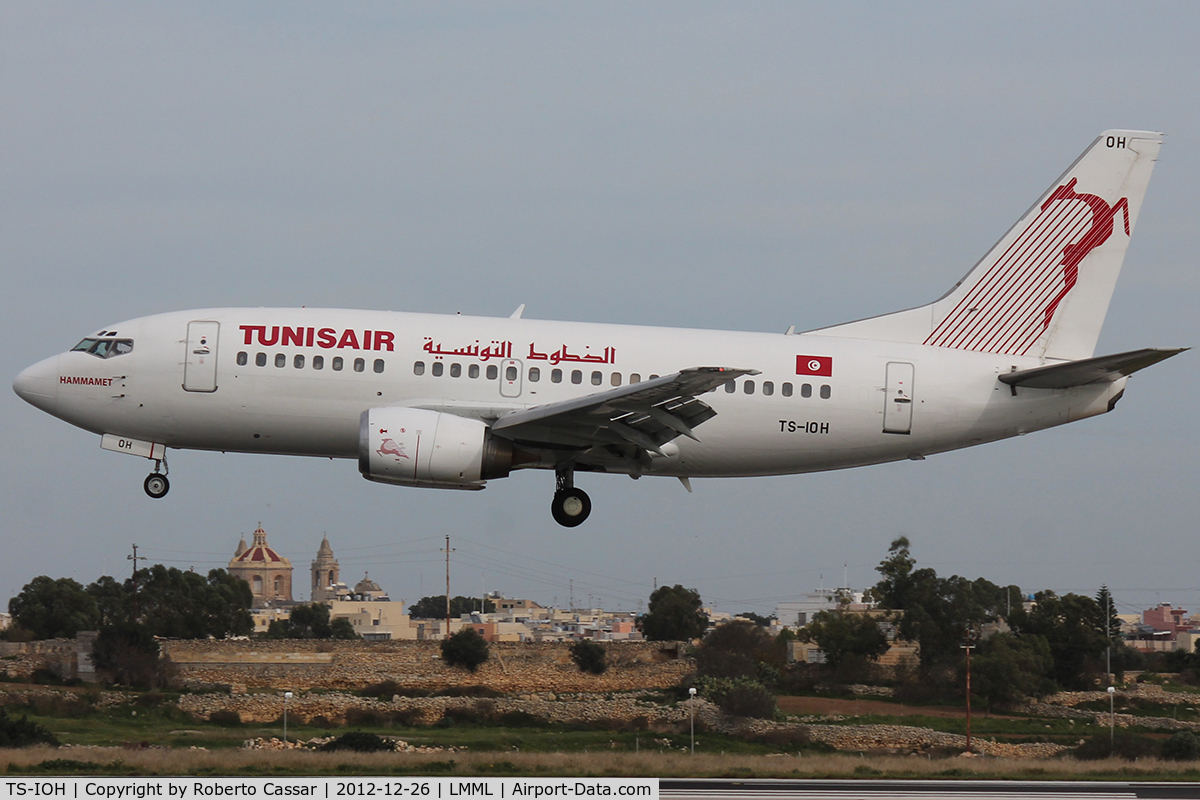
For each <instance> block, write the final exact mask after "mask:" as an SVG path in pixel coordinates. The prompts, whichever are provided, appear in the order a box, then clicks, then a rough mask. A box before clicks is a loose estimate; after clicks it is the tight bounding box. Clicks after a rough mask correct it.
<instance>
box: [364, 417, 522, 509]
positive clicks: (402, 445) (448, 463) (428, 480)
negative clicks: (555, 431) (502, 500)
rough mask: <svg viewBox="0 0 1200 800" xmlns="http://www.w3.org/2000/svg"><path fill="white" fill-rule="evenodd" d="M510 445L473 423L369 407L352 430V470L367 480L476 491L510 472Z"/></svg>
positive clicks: (459, 419) (482, 425) (469, 420)
mask: <svg viewBox="0 0 1200 800" xmlns="http://www.w3.org/2000/svg"><path fill="white" fill-rule="evenodd" d="M512 462H513V450H512V444H511V443H510V442H508V441H507V440H505V439H499V438H496V437H493V436H491V435H490V434H489V433H488V426H487V425H485V424H484V423H482V422H480V421H479V420H477V419H467V418H466V417H459V416H456V415H454V414H445V413H442V412H439V411H429V410H426V409H421V408H372V409H369V410H367V411H364V412H363V413H362V416H361V417H360V418H359V428H358V471H359V472H361V473H362V476H363V477H364V478H366V479H367V480H369V481H379V482H382V483H396V484H400V485H402V486H424V487H429V488H434V489H482V488H483V485H484V483H483V482H484V481H486V480H488V479H489V478H504V477H507V476H508V473H509V471H510V470H511V469H512Z"/></svg>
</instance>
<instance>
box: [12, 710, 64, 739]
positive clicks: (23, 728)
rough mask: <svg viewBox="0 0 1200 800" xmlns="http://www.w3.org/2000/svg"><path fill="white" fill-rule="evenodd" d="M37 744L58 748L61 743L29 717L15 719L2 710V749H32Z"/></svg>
mask: <svg viewBox="0 0 1200 800" xmlns="http://www.w3.org/2000/svg"><path fill="white" fill-rule="evenodd" d="M35 744H48V745H53V746H54V747H58V745H59V741H58V739H57V738H56V737H55V736H54V734H53V733H51V732H50V731H49V730H48V729H46V728H44V727H42V726H41V725H38V724H37V723H36V722H30V721H29V719H28V718H27V717H21V718H20V719H14V718H13V717H10V716H9V715H8V712H7V711H5V710H4V709H2V708H0V747H32V746H33V745H35Z"/></svg>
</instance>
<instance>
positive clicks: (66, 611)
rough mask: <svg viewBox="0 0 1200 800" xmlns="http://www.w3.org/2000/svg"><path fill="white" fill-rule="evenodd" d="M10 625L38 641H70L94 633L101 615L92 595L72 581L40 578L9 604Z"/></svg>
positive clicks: (22, 590)
mask: <svg viewBox="0 0 1200 800" xmlns="http://www.w3.org/2000/svg"><path fill="white" fill-rule="evenodd" d="M8 611H9V613H11V614H12V615H13V621H14V622H16V623H17V624H18V625H20V626H21V627H22V628H24V629H25V630H27V631H30V632H31V633H33V635H34V637H35V638H38V639H73V638H75V634H77V633H78V632H79V631H85V630H95V629H96V627H97V626H98V625H99V622H100V612H99V610H98V609H97V607H96V601H95V600H94V599H93V598H92V596H91V595H89V594H88V593H87V591H86V590H85V589H84V588H83V586H81V585H80V584H79V582H78V581H75V580H73V579H71V578H58V579H55V578H51V577H49V576H47V575H39V576H38V577H36V578H34V579H33V580H32V581H30V582H29V583H27V584H25V586H24V588H22V589H21V592H20V593H19V594H18V595H17V596H16V597H14V598H12V599H11V600H9V601H8Z"/></svg>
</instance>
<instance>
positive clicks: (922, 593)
mask: <svg viewBox="0 0 1200 800" xmlns="http://www.w3.org/2000/svg"><path fill="white" fill-rule="evenodd" d="M915 566H916V561H915V559H913V557H912V555H911V553H910V544H909V541H908V539H907V538H906V537H904V536H901V537H899V538H898V539H895V540H894V541H893V542H892V544H891V547H889V548H888V557H887V558H886V559H884V560H883V561H882V562H881V563H880V564H879V566H878V567H876V571H877V572H879V574H880V576H881V580H880V581H879V583H877V584H876V585H875V586H874V587H872V589H871V591H870V594H871V597H872V598H873V599H874V600H875V601H876V602H877V603H878V604H879V606H880V607H881V608H886V609H892V610H895V611H899V612H902V613H901V614H900V615H899V616H898V621H897V633H898V635H899V638H901V639H907V640H909V641H915V642H917V643H918V644H919V645H920V652H921V668H922V669H923V670H925V671H926V672H929V671H931V670H933V669H934V668H936V667H939V666H946V665H951V664H956V663H957V662H958V659H959V657H960V656H961V651H960V645H962V643H963V638H964V636H965V635H966V632H967V631H968V630H977V629H978V628H979V627H980V626H982V625H983V624H984V623H985V622H992V621H995V620H996V619H999V618H1000V617H1002V616H1004V614H1005V613H1007V608H1008V598H1009V596H1010V595H1011V593H1012V592H1013V591H1014V590H1015V591H1016V592H1017V594H1018V596H1019V594H1020V589H1018V588H1017V587H1011V586H1010V587H1001V586H997V585H996V584H994V583H992V582H991V581H989V580H986V579H985V578H976V579H975V580H969V579H967V578H963V577H960V576H958V575H953V576H951V577H949V578H943V577H940V576H939V575H938V574H937V572H935V571H934V570H933V569H930V568H928V567H924V568H921V569H914V567H915Z"/></svg>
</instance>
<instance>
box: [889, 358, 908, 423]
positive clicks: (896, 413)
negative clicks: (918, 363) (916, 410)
mask: <svg viewBox="0 0 1200 800" xmlns="http://www.w3.org/2000/svg"><path fill="white" fill-rule="evenodd" d="M912 413H913V365H912V364H909V363H907V362H904V361H889V362H888V365H887V381H886V384H885V386H884V401H883V432H884V433H900V434H910V433H912Z"/></svg>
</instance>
